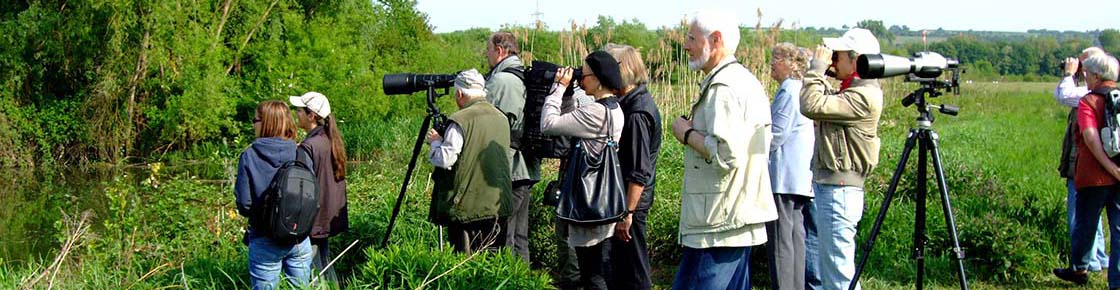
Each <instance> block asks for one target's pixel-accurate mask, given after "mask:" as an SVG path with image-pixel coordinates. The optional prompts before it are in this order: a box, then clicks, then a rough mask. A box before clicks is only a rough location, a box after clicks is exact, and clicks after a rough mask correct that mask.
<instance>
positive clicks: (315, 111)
mask: <svg viewBox="0 0 1120 290" xmlns="http://www.w3.org/2000/svg"><path fill="white" fill-rule="evenodd" d="M288 102H289V103H291V104H292V106H295V107H297V108H299V109H297V110H296V117H297V118H298V119H299V128H300V129H303V130H304V131H306V132H307V137H304V139H303V142H300V146H302V147H303V148H305V149H307V151H308V152H310V153H311V154H310V155H311V161H312V166H313V168H314V169H315V173H316V177H317V178H318V180H319V215H318V216H316V217H315V225H314V226H312V228H311V250H312V251H314V252H315V259H314V260H313V261H312V263H311V268H312V269H314V270H315V273H316V274H318V273H320V272H321V273H323V277H322V279H323V281H325V282H327V283H335V284H337V283H338V275H337V274H336V273H335V271H334V267H327V265H329V264H330V262H331V259H333V257H331V251H330V246H329V245H328V243H327V238H329V237H333V236H337V235H338V234H341V233H344V232H346V230H347V229H349V228H350V218H349V216H348V215H347V210H346V147H345V145H344V144H343V143H342V133H340V132H339V131H338V124H337V122H336V121H335V115H334V114H332V112H331V104H330V102H329V101H328V100H327V96H324V95H323V94H321V93H318V92H308V93H306V94H303V95H302V96H291V97H289V98H288Z"/></svg>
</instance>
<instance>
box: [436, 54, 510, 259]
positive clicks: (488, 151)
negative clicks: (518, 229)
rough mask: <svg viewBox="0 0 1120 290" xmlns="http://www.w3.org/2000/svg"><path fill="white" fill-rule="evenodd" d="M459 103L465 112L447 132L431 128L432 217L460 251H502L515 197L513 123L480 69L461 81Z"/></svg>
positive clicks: (458, 81)
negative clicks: (490, 97)
mask: <svg viewBox="0 0 1120 290" xmlns="http://www.w3.org/2000/svg"><path fill="white" fill-rule="evenodd" d="M455 103H457V104H458V105H459V111H458V112H455V113H454V114H451V116H449V117H448V119H450V121H451V124H450V125H448V126H447V130H446V131H445V132H444V133H443V134H440V132H437V131H436V130H435V129H430V130H428V138H427V140H428V143H429V144H430V145H431V147H432V148H431V151H430V153H429V154H430V155H429V160H430V161H431V163H432V165H434V166H436V167H437V168H436V170H435V171H433V172H432V180H433V181H434V183H435V186H434V187H433V189H432V204H431V208H429V216H428V217H429V219H430V220H431V221H432V222H434V223H436V224H440V225H446V226H447V232H448V236H449V240H450V241H451V244H452V245H454V247H455V250H456V251H458V252H467V253H470V252H473V251H476V250H479V249H481V248H483V247H501V246H504V245H505V242H506V239H505V236H504V231H503V230H502V229H503V228H504V227H505V225H504V223H503V218H505V217H507V216H509V212H510V207H511V202H512V201H511V198H512V195H513V187H512V186H513V182H512V181H511V180H510V170H509V154H508V152H507V151H508V150H509V121H508V119H507V118H506V116H505V114H503V113H502V111H499V110H498V108H497V107H494V105H493V104H490V102H489V101H487V100H486V80H484V79H483V77H482V74H479V73H478V71H477V70H474V69H470V70H466V71H463V72H461V73H459V75H458V77H456V78H455Z"/></svg>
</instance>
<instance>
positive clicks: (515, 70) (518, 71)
mask: <svg viewBox="0 0 1120 290" xmlns="http://www.w3.org/2000/svg"><path fill="white" fill-rule="evenodd" d="M502 72H504V73H509V74H512V75H513V76H516V77H517V78H518V79H521V81H522V82H524V81H525V69H522V68H521V67H519V66H511V67H507V68H506V69H503V70H502Z"/></svg>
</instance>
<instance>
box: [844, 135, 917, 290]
mask: <svg viewBox="0 0 1120 290" xmlns="http://www.w3.org/2000/svg"><path fill="white" fill-rule="evenodd" d="M917 139H918V131H917V130H916V129H915V130H910V135H909V136H907V137H906V145H905V146H904V147H903V149H902V157H901V158H899V159H898V166H895V168H894V175H891V183H890V186H888V187H887V193H886V195H885V196H883V203H882V205H881V206H880V207H879V214H878V215H876V217H875V224H874V225H872V226H871V236H869V237H868V239H867V244H866V245H864V247H863V258H860V259H859V263H858V264H856V273H855V275H853V276H852V283H851V284H848V290H855V289H856V284H857V283H859V275H860V273H863V266H864V265H865V264H867V258H870V257H871V249H872V248H874V247H875V237H877V236H879V229H880V227H882V225H883V219H884V218H886V217H887V209H888V208H890V206H891V198H892V197H893V196H894V193H895V190H896V189H898V180H899V178H902V170H903V169H906V160H907V159H910V152H911V151H913V150H914V142H916V141H917Z"/></svg>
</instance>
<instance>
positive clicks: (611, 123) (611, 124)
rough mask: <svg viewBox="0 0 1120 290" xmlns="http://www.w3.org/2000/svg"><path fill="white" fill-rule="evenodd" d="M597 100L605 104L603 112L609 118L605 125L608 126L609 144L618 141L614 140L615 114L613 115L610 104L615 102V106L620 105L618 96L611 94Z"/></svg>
mask: <svg viewBox="0 0 1120 290" xmlns="http://www.w3.org/2000/svg"><path fill="white" fill-rule="evenodd" d="M595 102H596V103H599V104H600V105H603V114H604V115H606V117H605V118H603V119H604V120H607V122H606V123H604V125H603V126H606V127H607V145H608V146H610V145H613V144H615V143H616V142H615V141H616V140H614V116H611V107H610V106H609V105H608V104H609V103H614V105H615V107H618V106H619V104H618V97H617V96H610V97H606V98H602V99H599V100H596V101H595Z"/></svg>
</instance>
